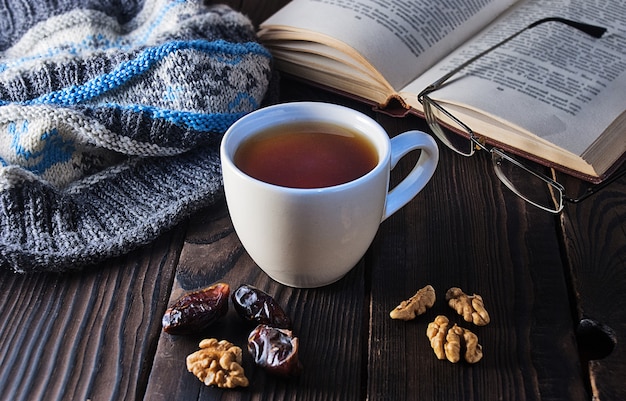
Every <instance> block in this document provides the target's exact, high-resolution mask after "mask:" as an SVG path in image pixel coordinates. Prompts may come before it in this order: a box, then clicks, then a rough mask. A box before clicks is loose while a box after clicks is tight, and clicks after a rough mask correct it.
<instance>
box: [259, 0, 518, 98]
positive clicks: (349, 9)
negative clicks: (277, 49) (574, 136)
mask: <svg viewBox="0 0 626 401" xmlns="http://www.w3.org/2000/svg"><path fill="white" fill-rule="evenodd" d="M515 2H516V1H515V0H437V1H432V0H294V1H292V2H291V3H289V4H287V5H286V6H285V7H284V8H283V9H281V10H279V11H278V12H277V13H276V14H274V15H273V16H272V17H270V18H269V19H268V20H267V21H265V22H264V23H263V24H262V25H261V29H262V30H263V29H265V28H267V27H276V28H280V27H285V26H293V27H297V28H298V29H299V30H301V29H304V30H311V31H315V32H318V33H321V34H323V35H326V36H328V37H332V38H335V39H338V40H340V41H342V42H344V43H346V44H348V45H349V46H351V47H353V48H354V49H356V50H357V51H358V52H359V53H360V54H361V55H362V56H363V57H364V58H365V59H367V60H368V61H369V63H370V64H372V65H373V66H374V67H375V68H376V69H377V70H378V71H379V72H380V73H381V74H382V75H383V76H384V77H385V78H386V79H387V81H388V82H389V84H390V85H391V86H392V87H393V88H395V89H396V90H397V89H399V88H402V87H403V86H404V85H406V84H407V83H409V82H410V81H411V80H413V79H415V77H416V76H418V75H419V74H421V73H422V72H423V71H425V70H426V69H427V68H428V67H430V66H432V65H433V64H434V63H435V62H436V61H437V60H439V59H441V58H442V57H443V56H444V55H446V54H448V53H449V52H450V51H451V50H453V49H454V48H456V47H457V46H459V45H460V44H461V43H463V42H464V41H466V40H467V39H468V38H470V37H471V36H472V35H474V34H475V33H476V32H478V31H479V30H480V29H481V28H482V27H483V26H485V25H486V24H487V23H488V22H489V21H492V20H493V19H494V18H496V16H498V15H500V14H501V13H502V12H503V11H505V10H506V9H507V8H509V7H510V6H511V5H512V4H513V3H515ZM303 38H304V37H303ZM435 45H437V46H436V47H434V46H435Z"/></svg>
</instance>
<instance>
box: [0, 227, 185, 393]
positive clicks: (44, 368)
mask: <svg viewBox="0 0 626 401" xmlns="http://www.w3.org/2000/svg"><path fill="white" fill-rule="evenodd" d="M183 234H184V230H180V229H179V230H175V231H173V232H171V233H169V234H167V235H164V236H163V237H161V238H159V239H158V240H157V241H155V242H154V243H153V244H152V245H151V246H148V247H145V248H143V249H141V250H138V251H136V252H133V253H132V254H130V255H128V256H127V257H124V258H119V259H114V260H111V261H109V262H107V263H104V264H102V265H100V266H94V267H92V268H91V269H89V270H88V271H85V272H84V273H73V274H65V275H52V274H33V275H17V274H14V273H11V272H7V271H2V272H0V282H1V287H2V290H1V291H0V310H2V311H3V316H4V317H5V318H4V319H2V321H0V338H1V339H2V341H0V360H1V361H2V363H0V399H3V400H11V401H18V400H25V401H26V400H28V401H32V400H46V401H48V400H86V399H93V400H96V399H97V400H134V399H136V398H137V396H138V395H140V394H143V393H144V391H145V383H146V380H147V376H148V374H149V372H150V369H151V364H152V358H153V355H154V351H155V348H156V341H157V338H158V327H159V326H160V316H161V315H162V314H163V311H164V309H163V308H164V304H165V301H166V300H167V297H168V295H169V289H170V286H171V282H172V277H173V272H174V268H175V266H176V264H177V261H178V253H179V251H180V245H181V242H182V238H183Z"/></svg>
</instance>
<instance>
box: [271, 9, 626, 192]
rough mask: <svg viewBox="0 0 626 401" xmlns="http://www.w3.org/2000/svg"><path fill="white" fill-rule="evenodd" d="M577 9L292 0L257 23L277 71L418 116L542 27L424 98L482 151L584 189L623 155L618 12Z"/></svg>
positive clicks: (624, 42) (623, 44)
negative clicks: (528, 163) (484, 145)
mask: <svg viewBox="0 0 626 401" xmlns="http://www.w3.org/2000/svg"><path fill="white" fill-rule="evenodd" d="M601 3H602V4H600V3H597V2H589V1H587V0H519V1H514V0H479V1H469V0H437V1H432V0H351V1H348V0H293V1H292V2H291V3H289V4H287V5H286V6H285V7H284V8H283V9H281V10H279V11H278V12H277V13H276V14H274V15H273V16H272V17H270V18H269V19H268V20H267V21H265V22H264V23H263V24H261V27H260V31H259V36H260V38H261V41H262V42H263V43H264V44H265V45H266V46H267V47H268V48H269V49H270V50H271V51H272V52H273V54H274V56H275V58H276V65H277V68H278V69H280V70H282V71H284V72H286V73H289V74H291V75H295V76H297V77H301V78H303V79H305V80H309V81H312V82H315V83H317V84H320V85H322V86H325V87H328V88H332V89H334V90H337V91H340V92H342V93H345V94H349V95H351V96H354V97H357V98H359V99H362V100H363V101H367V102H371V103H374V104H376V105H378V106H379V107H380V108H382V109H384V108H386V107H387V108H389V107H391V105H397V104H399V105H401V106H402V107H403V108H404V109H406V110H408V111H410V112H414V113H416V114H423V109H422V105H421V104H420V103H419V101H418V100H417V94H418V93H419V92H421V91H422V90H423V89H424V88H426V87H427V86H428V85H430V84H431V83H433V82H434V81H436V80H437V79H439V78H440V77H441V76H443V75H444V74H445V73H446V72H448V71H450V70H451V69H453V68H455V67H457V66H459V65H460V64H462V63H463V61H465V60H467V59H469V58H470V57H472V56H474V55H476V54H478V53H480V52H481V51H482V50H484V49H487V48H488V47H490V46H491V45H493V44H495V43H497V42H499V41H500V40H502V39H503V38H505V37H507V36H509V35H511V34H513V33H515V32H516V31H518V30H520V29H522V28H524V27H526V26H527V25H528V24H530V23H532V22H534V21H537V20H539V19H541V18H545V17H562V18H569V19H573V20H576V21H580V22H585V23H589V24H594V25H600V26H603V27H605V28H607V32H606V33H605V34H604V35H603V36H602V37H601V38H599V39H597V38H593V37H591V36H589V35H586V34H585V33H583V32H580V31H578V30H576V29H574V28H571V27H569V26H567V25H564V24H559V23H546V24H541V25H540V26H537V27H536V28H532V29H530V30H528V31H526V32H524V33H523V34H521V35H520V36H518V37H517V38H516V39H515V40H513V41H511V42H509V43H508V44H506V45H505V46H502V47H499V48H498V49H496V50H495V51H493V52H490V53H488V54H487V55H485V57H483V58H480V59H478V60H477V61H476V62H475V63H472V64H471V65H470V66H469V67H468V68H467V69H465V70H463V71H461V73H460V74H458V75H456V76H455V77H454V78H453V79H452V80H451V81H450V82H449V83H447V84H446V85H444V87H442V88H441V89H439V90H437V91H435V92H432V93H431V94H430V95H429V96H430V97H431V98H432V99H434V100H436V101H438V103H439V104H441V105H443V106H444V107H445V108H446V109H447V110H449V111H450V112H451V113H452V114H453V115H455V116H456V117H457V118H459V120H461V121H463V122H464V123H465V124H467V125H468V126H469V127H471V128H472V129H473V130H474V131H475V132H476V134H478V135H479V136H481V137H482V138H483V139H484V140H485V141H486V142H488V143H491V144H495V145H497V146H500V147H503V148H504V149H507V150H509V151H512V152H514V153H517V154H519V155H522V156H523V157H526V158H528V159H532V160H534V161H538V162H540V163H543V164H545V165H549V166H553V167H555V168H557V169H559V170H561V171H564V172H566V173H569V174H571V175H574V176H577V177H579V178H582V179H585V180H587V181H591V182H599V181H601V180H602V179H604V178H605V177H606V176H607V175H608V174H609V173H610V172H611V171H612V170H613V169H615V168H616V167H617V165H618V164H619V163H620V162H621V161H623V159H624V154H625V153H626V3H625V2H616V1H606V2H601Z"/></svg>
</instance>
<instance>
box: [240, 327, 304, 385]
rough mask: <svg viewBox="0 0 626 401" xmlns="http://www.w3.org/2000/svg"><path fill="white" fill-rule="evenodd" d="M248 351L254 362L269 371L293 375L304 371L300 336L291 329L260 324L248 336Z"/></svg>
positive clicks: (287, 375) (276, 373)
mask: <svg viewBox="0 0 626 401" xmlns="http://www.w3.org/2000/svg"><path fill="white" fill-rule="evenodd" d="M248 351H249V352H250V354H251V355H252V357H253V358H254V362H255V363H256V364H257V365H258V366H260V367H262V368H263V369H265V370H266V371H267V372H269V373H272V374H275V375H279V376H284V377H291V376H297V375H298V374H300V372H301V371H302V364H301V363H300V360H299V357H298V337H294V336H293V333H292V331H291V330H287V329H279V328H276V327H270V326H267V325H264V324H260V325H258V326H257V327H256V328H255V329H254V330H252V332H251V333H250V336H249V337H248Z"/></svg>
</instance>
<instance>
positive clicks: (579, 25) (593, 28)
mask: <svg viewBox="0 0 626 401" xmlns="http://www.w3.org/2000/svg"><path fill="white" fill-rule="evenodd" d="M546 22H560V23H562V24H566V25H568V26H571V27H572V28H576V29H578V30H579V31H581V32H584V33H586V34H587V35H590V36H592V37H594V38H601V37H602V35H604V33H605V32H606V31H607V29H606V28H604V27H601V26H597V25H591V24H586V23H584V22H578V21H572V20H569V19H566V18H561V17H548V18H543V19H540V20H537V21H535V22H533V23H532V24H530V25H528V26H527V27H525V28H523V29H521V30H519V31H517V32H516V33H514V34H513V35H511V36H509V37H508V38H506V39H504V40H503V41H501V42H498V43H496V44H495V45H493V46H491V47H489V48H488V49H487V50H483V51H482V52H480V53H479V54H477V55H475V56H474V57H472V58H470V59H469V60H467V61H465V62H464V63H463V64H461V65H459V66H458V67H457V68H455V69H453V70H451V71H449V72H448V73H447V74H445V75H444V76H442V77H441V78H439V79H438V80H436V81H435V82H433V83H432V84H430V85H428V86H427V87H426V88H425V89H424V90H422V91H421V92H420V93H419V94H418V95H417V98H418V100H420V99H422V98H423V96H424V95H427V94H429V93H431V92H433V91H435V90H437V89H439V88H440V87H441V85H443V83H444V82H446V81H447V80H448V79H450V77H451V76H453V75H455V74H456V73H458V72H459V71H461V70H462V69H463V68H465V67H467V66H468V65H470V64H472V63H473V62H474V61H476V60H477V59H479V58H481V57H482V56H484V55H485V54H487V53H489V52H491V51H493V50H494V49H497V48H498V47H500V46H502V45H504V44H506V43H508V42H510V41H511V40H513V39H515V38H516V37H517V36H519V35H520V34H522V33H523V32H525V31H527V30H529V29H531V28H534V27H536V26H537V25H541V24H543V23H546ZM420 101H421V100H420Z"/></svg>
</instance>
